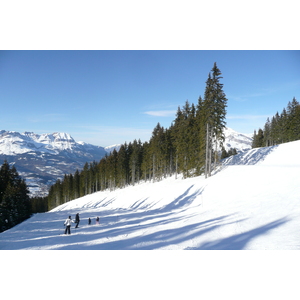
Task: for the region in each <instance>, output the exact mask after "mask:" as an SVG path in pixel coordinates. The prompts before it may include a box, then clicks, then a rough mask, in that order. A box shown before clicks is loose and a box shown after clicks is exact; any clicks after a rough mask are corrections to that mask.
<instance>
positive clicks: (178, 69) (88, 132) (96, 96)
mask: <svg viewBox="0 0 300 300" xmlns="http://www.w3.org/2000/svg"><path fill="white" fill-rule="evenodd" d="M214 62H216V63H217V66H218V67H219V69H220V70H221V72H222V76H223V79H222V80H221V82H222V83H223V84H224V92H225V94H226V96H227V99H228V107H227V126H228V127H230V128H232V129H234V130H236V131H238V132H242V133H253V131H254V129H258V128H259V127H263V125H264V123H265V121H266V119H267V117H272V116H273V115H274V114H275V113H276V112H277V111H278V112H279V113H281V111H282V109H283V108H284V107H286V106H287V104H288V102H289V101H291V100H292V99H293V97H296V99H297V100H298V101H300V51H275V50H272V51H254V50H251V51H245V50H244V51H231V50H228V51H217V50H216V51H208V50H200V51H196V50H194V51H175V50H171V51H166V50H164V51H102V50H101V51H0V98H1V118H0V130H2V129H3V130H12V131H19V132H24V131H33V132H35V133H40V134H41V133H52V132H67V133H70V134H71V136H72V137H73V138H74V139H75V140H76V141H85V142H88V143H92V144H95V145H99V146H104V147H105V146H109V145H112V144H116V143H124V142H125V141H126V142H130V141H133V140H134V139H139V138H140V139H141V141H142V142H143V141H147V140H149V139H150V137H151V133H152V130H153V128H154V127H155V126H156V124H157V123H158V122H160V124H161V125H162V126H164V127H169V126H170V125H171V122H172V121H173V120H174V118H175V114H176V110H177V108H178V106H183V105H184V103H185V101H186V100H188V101H189V102H190V103H195V104H196V103H197V101H198V97H199V96H200V95H201V96H203V95H204V90H205V81H206V80H207V77H208V73H209V72H210V70H211V69H212V67H213V64H214Z"/></svg>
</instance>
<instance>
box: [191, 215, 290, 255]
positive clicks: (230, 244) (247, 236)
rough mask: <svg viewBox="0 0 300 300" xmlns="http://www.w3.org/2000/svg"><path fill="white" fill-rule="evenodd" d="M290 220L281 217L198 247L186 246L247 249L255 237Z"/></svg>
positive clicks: (214, 248)
mask: <svg viewBox="0 0 300 300" xmlns="http://www.w3.org/2000/svg"><path fill="white" fill-rule="evenodd" d="M288 221H289V220H288V219H287V218H281V219H278V220H276V221H273V222H270V223H268V224H266V225H263V226H260V227H257V228H255V229H252V230H249V231H247V232H244V233H240V234H236V235H233V236H230V237H227V238H224V239H220V240H216V241H211V242H206V243H203V244H201V245H199V246H197V247H193V248H186V250H242V249H245V247H246V245H247V244H248V243H249V242H250V241H251V240H252V239H253V238H256V237H258V236H260V235H263V234H266V233H267V232H268V231H270V230H273V229H275V228H277V227H279V226H281V225H283V224H285V223H287V222H288Z"/></svg>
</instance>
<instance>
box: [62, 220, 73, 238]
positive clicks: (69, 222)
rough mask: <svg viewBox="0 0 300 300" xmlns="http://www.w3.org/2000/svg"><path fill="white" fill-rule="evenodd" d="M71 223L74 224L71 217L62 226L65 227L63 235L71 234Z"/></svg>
mask: <svg viewBox="0 0 300 300" xmlns="http://www.w3.org/2000/svg"><path fill="white" fill-rule="evenodd" d="M71 223H74V221H73V220H72V219H71V216H69V218H68V219H67V220H66V221H65V223H64V225H65V226H66V229H65V234H67V232H68V234H71Z"/></svg>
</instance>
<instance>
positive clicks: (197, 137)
mask: <svg viewBox="0 0 300 300" xmlns="http://www.w3.org/2000/svg"><path fill="white" fill-rule="evenodd" d="M221 78H222V77H221V71H220V70H219V68H218V67H217V64H216V63H215V64H214V66H213V68H212V70H211V72H210V73H209V75H208V79H207V81H206V87H205V92H204V97H203V99H202V97H201V96H200V97H199V99H198V102H197V104H196V105H194V104H193V103H192V104H190V103H189V101H186V102H185V104H184V105H183V106H182V107H178V110H177V113H176V117H175V120H174V121H173V123H172V124H171V126H170V127H169V128H164V127H162V126H161V125H160V124H159V123H158V124H157V126H156V127H155V128H154V129H153V132H152V136H151V138H150V140H149V142H144V143H141V141H140V140H134V141H133V142H130V143H124V144H123V145H121V147H120V149H119V151H118V152H117V151H115V150H114V151H113V152H112V153H110V155H106V156H105V157H104V158H103V159H101V160H100V162H93V163H90V164H88V163H86V164H85V166H84V168H83V170H82V171H81V172H79V171H78V170H77V171H76V172H75V174H69V175H65V177H64V179H63V180H62V181H61V180H57V182H56V183H55V184H54V185H53V186H51V188H50V191H49V196H48V206H49V209H51V208H54V207H56V206H58V205H60V204H62V203H65V202H67V201H70V200H72V199H75V198H78V197H82V196H84V195H86V194H91V193H94V192H96V191H101V190H106V189H111V190H113V189H115V188H123V187H125V186H127V185H134V184H135V183H137V182H139V181H140V180H144V181H153V182H155V181H159V180H161V179H162V178H166V177H167V176H171V175H174V174H175V175H177V174H179V173H181V174H182V175H183V177H184V178H187V177H192V176H197V175H200V174H203V173H205V175H206V176H210V174H211V171H212V163H213V164H217V162H218V160H219V156H218V151H217V149H221V148H222V144H223V141H224V128H225V125H226V121H225V119H226V107H227V98H226V95H225V93H224V91H223V84H222V83H221V82H220V79H221Z"/></svg>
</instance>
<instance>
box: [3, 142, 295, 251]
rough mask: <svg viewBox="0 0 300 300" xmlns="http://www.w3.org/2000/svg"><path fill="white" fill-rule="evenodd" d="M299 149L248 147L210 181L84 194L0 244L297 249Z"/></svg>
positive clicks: (10, 233) (15, 230)
mask: <svg viewBox="0 0 300 300" xmlns="http://www.w3.org/2000/svg"><path fill="white" fill-rule="evenodd" d="M299 151H300V141H296V142H291V143H287V144H282V145H279V146H274V147H269V148H257V149H252V150H248V151H244V152H242V153H240V154H238V155H237V156H235V157H233V158H228V159H226V160H225V161H224V164H223V166H222V168H220V169H219V170H218V171H217V172H216V174H215V175H213V176H212V177H210V178H208V179H204V177H203V176H200V177H196V178H190V179H185V180H181V179H177V180H175V178H174V177H171V178H167V179H165V180H163V181H161V182H156V183H150V182H146V183H141V184H139V185H135V186H130V187H127V188H124V189H119V190H115V191H112V192H109V191H103V192H98V193H95V194H92V195H88V196H85V197H82V198H79V199H76V200H73V201H70V202H68V203H66V204H63V205H61V206H59V207H57V208H55V209H53V210H52V211H50V212H48V213H43V214H36V215H34V216H33V217H32V218H30V219H29V220H27V221H25V222H23V223H22V224H19V225H17V226H15V227H14V228H12V229H10V230H7V231H5V232H3V233H1V234H0V249H66V250H71V249H78V250H90V249H103V250H104V249H111V250H113V249H123V250H126V249H127V250H133V249H140V250H142V249H149V250H150V249H161V250H162V249H169V250H171V249H178V250H180V249H186V250H196V249H197V250H212V249H218V250H225V249H235V250H240V249H248V250H250V249H255V250H264V249H269V250H284V249H288V250H292V249H298V250H299V249H300V239H299V231H300V205H299V204H300V198H299V195H300V178H299V168H300V157H299ZM77 212H79V213H80V217H81V223H80V226H79V228H78V229H75V228H74V226H72V229H71V231H72V234H71V235H70V236H65V235H64V234H63V231H64V226H63V223H64V221H65V219H66V218H67V217H68V215H71V216H72V218H73V219H74V217H75V214H76V213H77ZM97 216H99V217H100V225H96V224H95V218H96V217H97ZM88 218H91V219H92V225H88V221H87V220H88Z"/></svg>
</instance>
